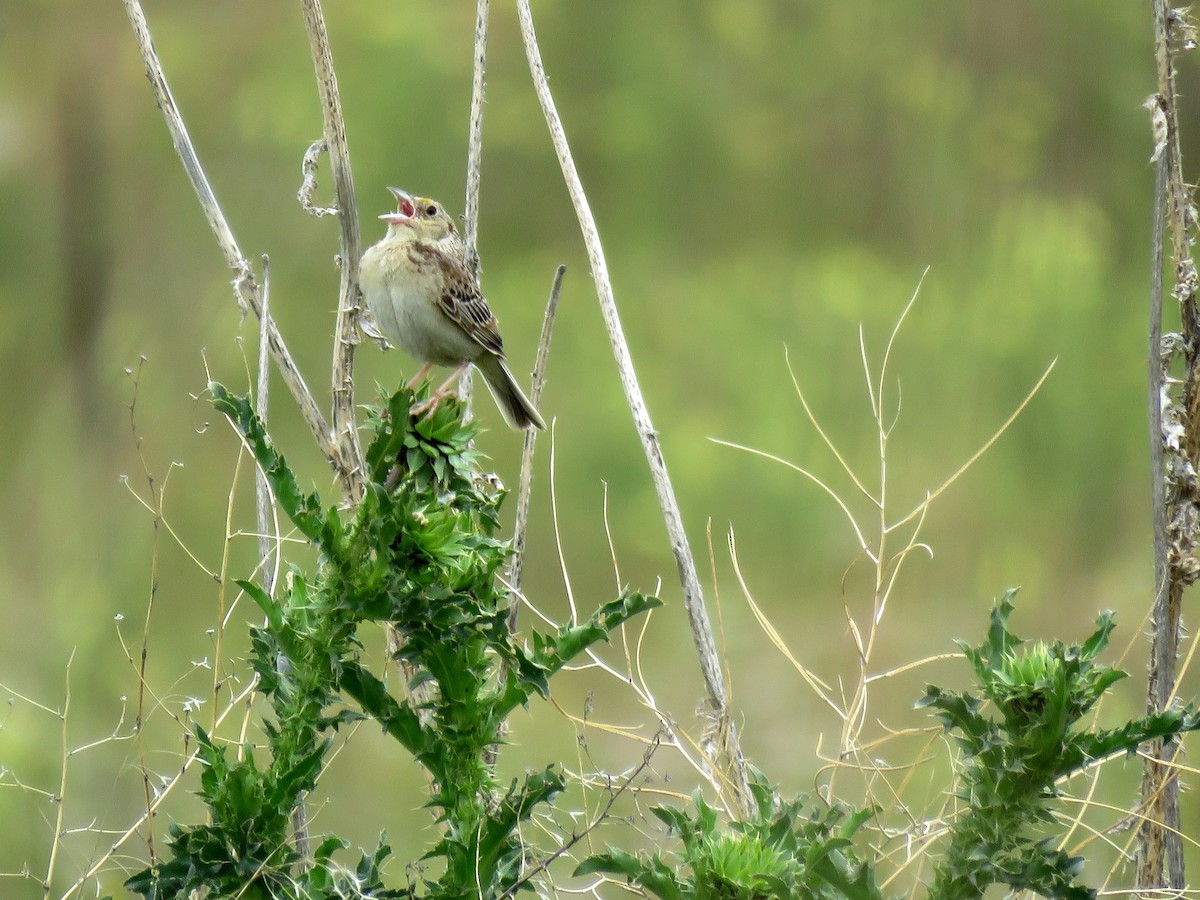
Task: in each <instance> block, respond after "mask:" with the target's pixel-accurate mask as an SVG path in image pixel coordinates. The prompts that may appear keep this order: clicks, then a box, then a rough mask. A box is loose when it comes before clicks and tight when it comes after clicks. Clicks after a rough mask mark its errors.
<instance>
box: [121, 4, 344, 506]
mask: <svg viewBox="0 0 1200 900" xmlns="http://www.w3.org/2000/svg"><path fill="white" fill-rule="evenodd" d="M125 11H126V13H127V14H128V15H129V21H130V24H131V25H132V26H133V33H134V37H135V39H136V40H137V44H138V49H139V50H140V51H141V54H142V61H143V62H144V63H145V66H146V77H147V78H148V79H149V80H150V86H151V88H152V89H153V91H154V99H155V101H156V102H157V104H158V108H159V109H160V110H161V111H162V114H163V118H164V119H165V120H166V124H167V130H168V131H169V132H170V133H171V141H172V143H173V144H174V145H175V152H176V153H177V154H178V155H179V159H180V162H182V163H183V168H184V171H185V172H186V173H187V176H188V180H189V181H191V183H192V188H193V189H194V190H195V191H196V196H197V198H198V199H199V201H200V208H201V209H202V210H203V212H204V217H205V218H206V219H207V220H208V224H209V226H210V227H211V228H212V230H213V234H214V236H215V237H216V239H217V243H218V245H219V246H220V248H221V252H222V254H224V256H225V260H226V262H227V263H228V264H229V266H230V268H232V269H233V271H234V278H233V291H234V296H235V297H236V298H237V301H238V306H239V307H241V308H242V309H243V310H244V309H246V308H247V307H249V308H250V310H251V311H252V312H253V313H254V315H255V316H257V317H258V318H259V319H263V318H264V316H263V312H262V301H261V296H260V294H261V292H260V289H259V286H258V282H256V281H255V279H254V273H253V271H252V270H251V268H250V263H249V261H248V260H247V259H246V257H245V256H244V255H243V254H242V251H241V249H240V248H239V247H238V244H237V241H236V240H235V239H234V236H233V231H232V230H231V229H230V227H229V222H228V221H227V220H226V219H225V214H224V213H223V212H221V208H220V206H219V205H218V204H217V198H216V195H214V194H213V190H212V187H211V186H210V185H209V183H208V177H207V176H206V175H205V174H204V169H203V168H202V167H201V165H200V159H199V157H198V156H197V155H196V148H195V147H194V146H193V145H192V139H191V138H190V137H189V136H188V132H187V128H186V126H185V125H184V123H183V117H182V116H181V115H180V112H179V107H177V106H176V105H175V99H174V98H173V97H172V96H171V89H170V87H169V86H168V84H167V79H166V76H165V75H164V74H163V70H162V64H161V63H160V62H159V59H158V53H157V51H155V49H154V41H153V40H152V38H151V36H150V28H149V26H148V25H147V24H146V17H145V14H144V13H143V12H142V6H141V3H139V2H138V0H125ZM265 318H266V323H267V325H266V328H267V341H268V346H269V348H270V350H271V358H272V359H273V360H274V361H275V365H276V366H278V367H279V372H280V374H281V376H282V377H283V382H284V384H285V385H287V389H288V391H289V392H290V393H291V395H292V397H293V398H294V399H295V401H296V405H297V406H298V407H300V414H301V415H302V416H303V417H304V421H305V422H306V423H307V424H308V427H309V430H310V431H312V434H313V437H314V438H315V439H316V441H317V446H318V447H320V449H321V452H322V453H324V454H325V456H326V458H327V459H328V460H329V461H330V462H331V463H332V464H333V466H334V469H335V470H336V471H337V473H338V476H339V478H340V479H341V480H342V484H343V486H344V487H348V486H349V478H350V472H349V471H348V470H347V469H346V468H345V467H344V466H343V465H342V463H341V459H340V456H339V454H338V450H337V447H336V445H335V444H334V441H333V438H332V435H331V434H330V430H329V425H328V424H327V423H326V421H325V416H324V415H323V414H322V412H321V409H320V407H319V406H317V402H316V400H314V399H313V395H312V392H311V391H310V390H309V389H308V385H307V384H305V382H304V378H303V376H301V374H300V369H299V368H298V367H297V365H296V361H295V360H294V359H293V358H292V354H291V352H290V351H289V350H288V348H287V345H286V344H285V343H284V342H283V336H282V335H281V334H280V333H279V329H278V328H277V327H276V326H275V322H274V321H273V320H272V319H271V318H270V317H269V316H268V317H265Z"/></svg>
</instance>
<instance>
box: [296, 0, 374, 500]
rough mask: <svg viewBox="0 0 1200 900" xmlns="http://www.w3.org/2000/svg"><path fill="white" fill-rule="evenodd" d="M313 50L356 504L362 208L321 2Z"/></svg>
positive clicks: (313, 20)
mask: <svg viewBox="0 0 1200 900" xmlns="http://www.w3.org/2000/svg"><path fill="white" fill-rule="evenodd" d="M301 7H302V8H303V10H304V24H305V26H306V27H307V30H308V46H309V50H310V51H312V59H313V68H314V69H315V70H316V74H317V93H319V94H320V95H321V117H322V119H323V121H324V125H325V145H326V148H327V149H328V151H329V168H330V170H331V171H332V172H333V191H334V197H335V201H334V205H335V206H337V209H338V221H339V222H340V224H341V239H342V252H341V270H342V277H341V286H340V288H339V291H338V311H337V324H336V325H335V326H334V338H333V440H334V442H335V444H336V445H337V449H338V453H339V455H340V457H341V460H342V465H343V467H344V468H345V469H346V470H347V471H348V472H349V473H350V475H349V478H348V479H347V481H348V484H347V491H348V497H347V499H349V500H350V501H351V502H355V501H357V500H358V498H359V497H360V496H361V495H362V474H363V457H362V447H361V446H360V444H359V442H358V429H357V428H356V427H355V424H354V347H355V346H356V345H357V344H358V340H359V331H358V316H359V312H360V309H361V304H360V303H359V298H360V296H361V294H360V292H359V290H358V261H359V258H360V257H361V256H362V252H361V249H360V247H359V243H360V241H359V233H358V206H357V204H356V203H355V201H354V179H353V177H352V176H351V174H350V147H349V145H348V144H347V142H346V122H345V119H343V117H342V100H341V95H340V94H339V92H338V83H337V75H336V74H335V73H334V71H333V54H332V52H331V51H330V49H329V32H328V31H327V30H326V28H325V15H324V13H322V12H321V2H320V0H302V2H301Z"/></svg>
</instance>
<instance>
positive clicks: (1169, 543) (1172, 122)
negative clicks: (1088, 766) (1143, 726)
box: [1137, 0, 1200, 890]
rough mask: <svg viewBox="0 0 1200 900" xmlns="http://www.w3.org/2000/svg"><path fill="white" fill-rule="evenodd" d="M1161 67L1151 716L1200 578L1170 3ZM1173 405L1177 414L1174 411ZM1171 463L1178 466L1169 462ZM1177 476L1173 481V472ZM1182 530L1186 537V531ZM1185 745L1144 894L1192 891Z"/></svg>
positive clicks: (1187, 29) (1141, 857)
mask: <svg viewBox="0 0 1200 900" xmlns="http://www.w3.org/2000/svg"><path fill="white" fill-rule="evenodd" d="M1151 7H1152V12H1153V18H1154V61H1155V68H1156V70H1157V76H1158V78H1157V80H1158V87H1157V93H1156V94H1155V95H1154V96H1152V97H1151V98H1150V99H1149V100H1148V101H1147V106H1148V107H1149V108H1150V111H1151V127H1152V131H1153V134H1152V137H1153V141H1154V153H1153V157H1152V158H1153V161H1154V163H1155V166H1156V169H1157V178H1156V184H1155V211H1154V215H1155V222H1154V227H1153V235H1152V239H1151V240H1152V246H1151V257H1152V258H1151V264H1152V266H1153V271H1152V273H1151V289H1150V293H1151V296H1150V339H1151V344H1150V396H1149V402H1150V422H1149V424H1150V441H1151V457H1150V458H1151V464H1150V468H1151V479H1152V484H1151V489H1152V491H1153V497H1152V504H1153V505H1152V509H1153V523H1154V551H1155V552H1154V555H1155V562H1154V576H1155V580H1154V593H1155V596H1154V630H1153V637H1152V639H1151V646H1150V673H1149V683H1148V686H1147V697H1146V705H1147V707H1148V708H1149V710H1150V711H1151V712H1156V711H1158V710H1162V709H1165V708H1166V707H1167V705H1168V704H1169V702H1170V698H1171V697H1173V696H1174V693H1175V686H1176V679H1177V677H1178V676H1177V656H1178V652H1179V640H1180V634H1181V626H1182V623H1181V615H1182V611H1181V607H1182V602H1183V588H1184V586H1185V585H1187V584H1190V583H1191V582H1192V581H1194V580H1195V578H1196V572H1197V570H1200V565H1198V561H1197V559H1196V552H1195V545H1196V541H1197V535H1196V534H1195V525H1194V521H1195V517H1196V507H1197V505H1198V504H1200V497H1198V496H1197V490H1196V476H1195V466H1196V464H1197V458H1198V456H1200V314H1198V312H1197V307H1196V293H1197V289H1198V288H1200V279H1198V278H1197V274H1196V266H1195V263H1194V262H1193V260H1192V256H1191V240H1190V236H1191V235H1192V234H1193V233H1194V231H1195V228H1196V209H1195V207H1194V206H1193V205H1192V198H1191V189H1190V188H1189V187H1188V185H1187V183H1186V182H1185V181H1184V177H1183V158H1182V155H1181V153H1180V140H1179V115H1178V109H1177V103H1176V99H1177V95H1176V91H1175V54H1176V49H1175V46H1174V43H1175V39H1176V38H1179V45H1180V46H1181V47H1182V48H1183V49H1185V50H1188V49H1192V48H1194V47H1195V37H1194V29H1193V27H1192V25H1191V24H1190V22H1189V21H1188V19H1187V15H1188V13H1187V11H1186V10H1179V9H1171V8H1170V5H1169V4H1168V3H1167V0H1153V2H1152V4H1151ZM1164 231H1166V232H1167V233H1169V235H1170V239H1171V250H1172V258H1173V260H1174V263H1175V279H1174V281H1175V284H1174V289H1173V291H1172V293H1173V295H1174V297H1175V299H1176V300H1178V301H1179V306H1180V320H1181V330H1182V333H1183V340H1182V346H1183V356H1184V365H1185V374H1184V382H1183V391H1182V397H1180V398H1176V397H1174V396H1173V395H1172V394H1171V393H1170V392H1169V391H1166V390H1164V388H1163V371H1162V367H1163V366H1164V363H1163V361H1162V353H1163V350H1164V347H1163V342H1162V338H1161V333H1162V292H1163V268H1164V263H1165V259H1164ZM1164 404H1166V406H1167V408H1166V409H1164ZM1168 418H1169V419H1171V420H1174V421H1181V422H1184V423H1186V424H1185V426H1184V428H1183V433H1182V436H1181V437H1182V439H1181V441H1176V442H1175V446H1173V447H1171V448H1170V449H1169V450H1168V448H1167V447H1166V446H1165V444H1166V442H1167V441H1168V438H1167V435H1166V434H1165V432H1164V424H1165V422H1164V420H1165V419H1168ZM1167 454H1170V456H1171V457H1172V461H1173V462H1175V463H1177V464H1174V465H1169V464H1168V463H1167V459H1166V456H1167ZM1168 468H1169V469H1170V472H1168ZM1181 523H1189V524H1183V526H1182V527H1179V526H1180V524H1181ZM1178 749H1179V744H1178V742H1171V743H1168V744H1163V743H1162V742H1158V741H1156V742H1154V743H1153V744H1152V745H1151V746H1150V747H1149V748H1148V750H1147V752H1146V754H1145V755H1144V758H1145V760H1146V761H1145V765H1144V768H1143V772H1142V785H1141V802H1142V810H1141V812H1142V813H1144V814H1145V818H1144V819H1143V821H1142V824H1141V826H1140V827H1139V829H1138V880H1137V883H1138V886H1139V887H1140V888H1151V889H1159V888H1161V887H1163V886H1169V887H1170V888H1172V889H1173V890H1182V889H1183V887H1184V884H1185V880H1186V879H1185V877H1184V866H1183V843H1182V841H1181V839H1180V832H1179V824H1180V814H1179V784H1178V780H1177V775H1176V774H1175V773H1174V772H1173V771H1172V770H1171V766H1170V762H1171V761H1172V760H1173V759H1174V757H1175V754H1176V753H1177V752H1178Z"/></svg>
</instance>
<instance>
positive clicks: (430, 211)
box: [425, 203, 437, 217]
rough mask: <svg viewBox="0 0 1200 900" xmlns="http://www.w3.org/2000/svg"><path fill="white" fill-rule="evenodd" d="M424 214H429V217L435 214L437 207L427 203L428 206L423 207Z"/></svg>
mask: <svg viewBox="0 0 1200 900" xmlns="http://www.w3.org/2000/svg"><path fill="white" fill-rule="evenodd" d="M425 215H427V216H430V217H433V216H436V215H437V207H436V206H434V205H433V204H432V203H431V204H429V206H427V207H425Z"/></svg>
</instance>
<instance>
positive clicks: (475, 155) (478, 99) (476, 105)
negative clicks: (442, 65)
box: [463, 0, 489, 275]
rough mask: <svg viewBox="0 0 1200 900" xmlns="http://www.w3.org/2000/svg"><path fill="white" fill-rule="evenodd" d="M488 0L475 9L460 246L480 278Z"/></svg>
mask: <svg viewBox="0 0 1200 900" xmlns="http://www.w3.org/2000/svg"><path fill="white" fill-rule="evenodd" d="M488 6H489V0H478V2H477V3H476V7H475V55H474V64H473V66H472V76H471V121H470V124H469V133H468V138H467V202H466V208H465V210H464V211H463V246H464V247H465V248H466V249H465V251H464V254H463V255H464V257H465V260H464V261H465V262H466V264H467V269H468V270H470V272H471V273H472V274H473V275H478V274H479V246H478V244H479V182H480V173H481V170H482V166H483V94H484V87H485V79H486V75H487V35H488Z"/></svg>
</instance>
